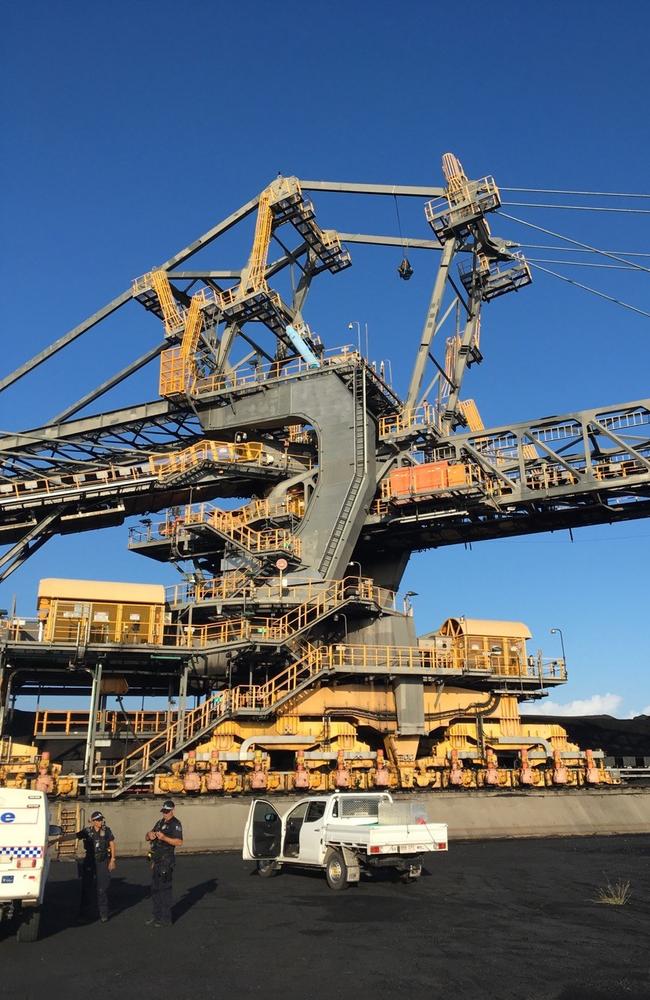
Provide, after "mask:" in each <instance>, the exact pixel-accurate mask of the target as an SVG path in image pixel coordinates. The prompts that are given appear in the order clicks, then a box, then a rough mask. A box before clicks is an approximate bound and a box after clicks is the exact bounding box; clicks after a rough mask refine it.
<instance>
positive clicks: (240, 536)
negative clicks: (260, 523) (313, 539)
mask: <svg viewBox="0 0 650 1000" xmlns="http://www.w3.org/2000/svg"><path fill="white" fill-rule="evenodd" d="M182 522H183V523H184V524H207V525H209V526H210V527H212V528H214V529H215V531H218V532H220V534H222V535H226V536H227V537H228V538H230V539H232V540H233V541H234V542H237V543H238V544H239V545H241V546H243V548H245V549H248V551H249V552H277V551H282V552H292V553H293V554H294V555H296V556H299V555H300V548H301V546H300V540H299V539H298V538H296V537H295V536H294V535H293V533H292V532H291V531H287V530H286V529H284V528H265V529H262V530H261V531H255V530H254V529H253V528H250V527H249V526H248V524H247V523H246V521H245V520H244V519H242V518H239V517H238V516H237V515H236V514H233V513H232V512H230V511H223V510H221V509H220V508H218V507H214V506H212V505H211V504H200V505H199V506H198V507H192V508H186V510H185V513H184V516H183V518H182Z"/></svg>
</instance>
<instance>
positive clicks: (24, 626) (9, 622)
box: [0, 618, 43, 642]
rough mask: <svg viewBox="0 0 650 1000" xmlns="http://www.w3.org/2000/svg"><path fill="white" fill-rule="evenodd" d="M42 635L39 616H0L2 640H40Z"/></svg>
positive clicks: (0, 636) (0, 638) (0, 637)
mask: <svg viewBox="0 0 650 1000" xmlns="http://www.w3.org/2000/svg"><path fill="white" fill-rule="evenodd" d="M42 637H43V622H42V620H41V619H39V618H0V642H38V641H39V640H40V639H42Z"/></svg>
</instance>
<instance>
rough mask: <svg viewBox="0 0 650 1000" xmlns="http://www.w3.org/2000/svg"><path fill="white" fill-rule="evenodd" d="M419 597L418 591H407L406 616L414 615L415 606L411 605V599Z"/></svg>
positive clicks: (405, 598) (405, 599) (405, 601)
mask: <svg viewBox="0 0 650 1000" xmlns="http://www.w3.org/2000/svg"><path fill="white" fill-rule="evenodd" d="M417 596H418V594H417V591H415V590H407V591H406V593H405V594H404V614H405V615H412V614H413V604H412V603H411V598H412V597H417Z"/></svg>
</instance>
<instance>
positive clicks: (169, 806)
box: [146, 799, 183, 927]
mask: <svg viewBox="0 0 650 1000" xmlns="http://www.w3.org/2000/svg"><path fill="white" fill-rule="evenodd" d="M160 811H161V813H162V818H161V819H159V820H158V822H157V823H156V825H155V826H154V828H153V830H149V832H148V833H147V834H146V839H147V840H148V841H149V843H150V845H151V846H150V848H149V862H150V865H151V902H152V906H153V916H152V917H151V919H150V920H148V921H147V923H148V924H153V925H154V927H170V926H171V922H172V878H173V875H174V862H175V851H176V848H177V847H180V846H181V844H182V843H183V827H182V826H181V824H180V821H179V820H178V819H177V818H176V816H175V815H174V803H173V802H172V800H171V799H167V800H166V801H165V802H163V806H162V809H161V810H160Z"/></svg>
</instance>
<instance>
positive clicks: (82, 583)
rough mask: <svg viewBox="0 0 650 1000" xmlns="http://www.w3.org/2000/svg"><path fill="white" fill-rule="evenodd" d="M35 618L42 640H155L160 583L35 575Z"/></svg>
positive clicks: (160, 618) (160, 621)
mask: <svg viewBox="0 0 650 1000" xmlns="http://www.w3.org/2000/svg"><path fill="white" fill-rule="evenodd" d="M38 618H39V622H40V629H41V632H42V639H43V640H44V641H45V642H62V643H67V642H76V643H80V644H94V643H104V642H105V643H127V644H128V645H138V644H141V643H142V644H150V645H161V644H162V641H163V629H164V623H165V588H164V587H163V586H161V585H159V584H149V583H108V582H105V581H103V580H62V579H56V578H50V579H46V580H41V582H40V584H39V587H38Z"/></svg>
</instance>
